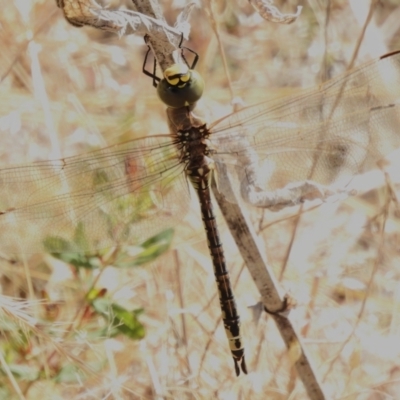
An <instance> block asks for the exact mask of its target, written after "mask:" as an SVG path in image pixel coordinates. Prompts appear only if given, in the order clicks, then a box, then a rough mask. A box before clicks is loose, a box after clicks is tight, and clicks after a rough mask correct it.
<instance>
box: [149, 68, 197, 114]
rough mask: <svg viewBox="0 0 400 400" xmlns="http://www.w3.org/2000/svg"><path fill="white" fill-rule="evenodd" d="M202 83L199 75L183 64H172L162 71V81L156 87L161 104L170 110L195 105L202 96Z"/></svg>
mask: <svg viewBox="0 0 400 400" xmlns="http://www.w3.org/2000/svg"><path fill="white" fill-rule="evenodd" d="M203 89H204V81H203V78H202V77H201V75H200V74H199V73H198V72H197V71H195V70H192V69H189V68H188V66H187V65H185V64H174V65H172V66H171V67H169V68H167V69H166V70H165V71H164V79H162V80H161V82H160V83H159V84H158V86H157V93H158V96H159V97H160V99H161V100H162V102H163V103H165V104H166V105H167V106H168V107H171V108H180V107H186V106H191V105H193V104H195V103H196V102H197V101H198V100H199V99H200V97H201V95H202V94H203Z"/></svg>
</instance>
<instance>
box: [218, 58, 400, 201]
mask: <svg viewBox="0 0 400 400" xmlns="http://www.w3.org/2000/svg"><path fill="white" fill-rule="evenodd" d="M399 87H400V54H399V53H396V54H392V55H390V56H387V57H384V58H381V59H379V60H375V61H372V62H369V63H367V64H365V65H363V66H361V67H359V68H357V69H355V70H353V71H351V72H349V73H347V74H345V75H343V76H339V77H337V78H336V79H333V80H331V81H329V82H327V83H326V84H324V85H322V86H320V87H318V88H316V89H312V90H308V91H306V92H305V93H303V94H302V95H301V96H296V97H288V98H285V99H282V100H278V101H275V102H265V103H261V104H258V105H255V106H251V107H247V108H244V109H242V110H240V111H239V112H236V113H234V114H231V115H230V116H228V117H226V118H224V119H222V120H220V121H219V122H218V123H217V124H216V125H215V126H213V127H212V129H211V131H212V137H211V142H212V145H213V148H214V153H215V154H214V155H213V157H214V158H215V159H216V161H217V162H220V163H225V164H228V165H230V166H231V167H230V169H231V170H235V173H237V174H238V175H239V180H238V182H239V183H237V184H236V188H237V190H238V191H240V192H242V194H243V190H244V187H245V186H247V187H248V188H249V190H253V189H254V187H255V186H256V187H258V188H257V189H254V190H257V191H262V190H266V189H268V190H269V191H271V190H277V189H282V188H285V187H286V186H287V185H290V184H293V183H296V182H298V183H299V184H301V183H302V182H306V181H312V182H315V183H317V184H319V185H324V186H330V187H332V188H334V189H335V190H339V189H345V188H346V187H347V185H348V184H349V182H350V181H351V179H352V177H353V176H354V175H355V174H357V173H360V172H363V171H365V170H367V169H368V168H371V166H374V165H375V163H376V161H377V160H378V159H379V158H381V157H382V156H384V155H386V154H388V153H389V152H390V151H391V150H393V149H395V148H396V147H399V146H400V134H399V132H398V128H397V127H398V126H399V122H400V90H399ZM217 165H218V164H217ZM220 186H221V187H222V188H223V187H224V185H223V184H220ZM251 188H253V189H251ZM267 193H270V192H267ZM267 203H268V202H267Z"/></svg>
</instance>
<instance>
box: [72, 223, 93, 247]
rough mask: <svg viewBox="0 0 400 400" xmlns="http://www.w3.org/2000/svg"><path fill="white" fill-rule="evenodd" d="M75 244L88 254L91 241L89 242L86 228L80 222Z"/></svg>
mask: <svg viewBox="0 0 400 400" xmlns="http://www.w3.org/2000/svg"><path fill="white" fill-rule="evenodd" d="M73 240H74V243H75V244H76V246H77V247H78V248H79V249H80V250H81V251H82V253H86V252H88V250H89V241H88V240H87V237H86V233H85V227H84V225H83V223H82V222H79V223H78V225H77V226H76V228H75V232H74V239H73Z"/></svg>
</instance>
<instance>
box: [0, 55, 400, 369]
mask: <svg viewBox="0 0 400 400" xmlns="http://www.w3.org/2000/svg"><path fill="white" fill-rule="evenodd" d="M154 79H155V78H154ZM155 81H156V82H155V85H156V86H157V92H158V94H159V96H160V98H161V100H163V101H164V103H165V104H166V105H167V118H168V121H169V126H170V133H169V134H157V135H152V136H147V137H142V138H138V139H134V140H131V141H127V142H125V143H121V144H116V145H113V146H110V147H106V148H103V149H100V150H95V151H92V152H89V153H86V154H82V155H78V156H74V157H68V158H62V159H59V160H50V161H39V162H34V163H30V164H25V165H11V166H8V167H4V168H1V169H0V251H1V252H3V253H9V254H15V253H35V252H40V251H43V250H46V251H48V252H52V253H60V252H71V253H72V252H82V251H83V252H85V253H88V254H91V253H95V252H96V251H98V250H99V249H105V248H108V247H110V246H115V245H118V244H120V243H129V242H132V241H135V240H136V241H137V240H139V238H142V237H144V236H149V235H151V234H152V233H153V232H157V231H158V230H159V229H160V227H161V226H162V225H163V224H172V223H176V221H178V220H180V219H182V216H183V214H184V213H185V212H186V211H187V208H188V203H189V201H188V200H189V199H190V195H191V190H194V191H195V192H196V193H197V197H198V200H199V204H200V212H201V216H202V220H203V224H204V228H205V233H206V237H207V241H208V247H209V251H210V254H211V259H212V263H213V267H214V272H215V279H216V282H217V288H218V293H219V299H220V305H221V309H222V315H223V324H224V328H225V332H226V335H227V337H228V341H229V345H230V350H231V354H232V357H233V361H234V367H235V372H236V375H239V374H240V372H243V373H247V366H246V362H245V353H244V346H243V339H242V333H241V326H240V319H239V314H238V311H237V307H236V303H235V299H234V295H233V290H232V286H231V283H230V280H229V274H228V269H227V266H226V260H225V255H224V251H223V245H222V242H221V240H220V237H219V233H218V228H217V224H216V219H215V215H214V211H213V201H212V197H211V193H210V185H211V182H212V180H213V179H214V178H217V182H218V185H217V186H218V190H219V191H220V192H222V193H223V194H224V195H225V196H226V197H227V199H228V201H236V200H235V198H234V197H233V196H232V195H231V193H232V188H231V186H230V184H229V185H228V181H230V182H233V192H234V193H235V194H238V195H239V196H240V198H241V199H243V200H244V201H245V202H246V203H248V204H250V205H252V206H255V207H261V208H267V209H270V210H272V211H274V210H279V209H281V208H285V207H289V206H293V205H298V204H300V203H302V202H304V201H307V200H313V199H321V200H326V199H328V198H330V197H331V196H334V195H335V194H337V193H343V192H346V191H347V190H349V188H350V187H351V181H352V178H353V177H354V176H355V175H357V174H359V173H361V172H364V171H366V170H368V169H369V168H372V167H374V166H375V162H376V161H377V160H378V159H380V158H382V157H383V156H385V155H387V154H388V153H390V152H391V151H392V150H394V149H396V148H398V147H400V134H399V131H398V128H397V127H398V126H399V125H398V124H399V119H400V89H399V88H400V51H398V52H393V53H390V54H387V55H384V56H382V57H380V58H379V59H376V60H373V61H370V62H368V63H366V64H364V65H362V66H360V67H358V68H356V69H354V70H352V71H350V72H347V73H345V74H344V75H341V76H339V77H337V78H334V79H333V80H331V81H328V82H326V83H324V84H322V85H320V86H319V87H316V88H313V89H309V90H307V91H305V92H302V93H301V94H300V95H294V96H289V97H285V98H281V99H277V100H272V101H267V102H262V103H259V104H256V105H253V106H249V107H245V108H243V109H241V110H239V111H236V112H233V113H232V114H229V115H227V116H225V117H223V118H221V119H219V120H218V121H215V122H214V123H212V124H209V125H207V124H206V123H205V122H204V121H203V120H202V119H201V118H199V117H198V116H196V115H195V113H194V111H193V108H194V105H195V103H196V101H197V100H198V99H199V98H200V97H201V94H202V91H203V88H202V86H203V80H202V78H201V76H200V75H199V74H198V72H196V71H195V70H194V69H193V64H192V66H190V67H189V66H187V65H183V64H182V65H181V64H177V65H174V66H172V67H170V68H168V69H166V70H165V72H164V77H163V79H158V80H157V79H155ZM153 83H154V82H153ZM229 177H233V179H228V178H229ZM190 187H192V189H190Z"/></svg>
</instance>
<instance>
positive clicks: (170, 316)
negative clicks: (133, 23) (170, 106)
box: [0, 0, 400, 400]
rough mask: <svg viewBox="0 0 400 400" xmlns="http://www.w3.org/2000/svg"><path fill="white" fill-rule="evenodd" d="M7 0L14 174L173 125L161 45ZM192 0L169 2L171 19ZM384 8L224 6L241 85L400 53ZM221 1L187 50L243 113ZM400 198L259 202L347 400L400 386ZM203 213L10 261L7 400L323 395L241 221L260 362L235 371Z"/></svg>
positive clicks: (41, 5)
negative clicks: (267, 310) (260, 10)
mask: <svg viewBox="0 0 400 400" xmlns="http://www.w3.org/2000/svg"><path fill="white" fill-rule="evenodd" d="M0 1H1V2H2V15H1V17H0V22H1V28H2V29H1V31H0V35H1V40H0V46H1V54H2V57H1V60H0V81H1V84H0V96H1V99H2V100H3V101H2V102H0V132H1V141H2V146H1V148H0V165H1V167H6V166H8V165H10V164H15V163H22V162H32V161H35V160H47V159H51V158H59V157H62V156H68V155H75V154H80V153H82V152H85V151H88V150H91V149H94V148H99V147H103V146H106V145H112V144H115V143H120V142H123V141H126V140H130V139H133V138H136V137H141V136H146V135H148V134H150V135H151V134H160V133H166V132H168V128H167V123H166V119H165V114H164V107H163V105H162V104H160V102H159V100H158V99H157V97H156V94H155V92H154V90H153V88H152V86H151V80H150V79H148V78H147V77H144V76H143V75H142V72H141V68H142V62H143V58H144V54H145V52H146V50H147V49H146V47H145V45H144V42H143V38H141V37H135V36H129V37H122V38H119V37H118V36H116V35H112V34H110V33H107V32H103V31H97V30H95V29H91V28H86V27H85V28H80V29H77V28H75V27H73V26H71V25H70V24H68V23H67V22H66V21H65V20H64V18H63V16H62V13H61V11H60V10H59V9H58V8H57V7H56V5H55V2H53V1H48V0H29V1H28V0H25V1H24V2H17V1H15V2H8V1H5V0H0ZM184 3H185V2H178V1H174V2H173V1H162V2H161V4H162V8H163V10H164V14H165V17H166V19H167V20H168V22H169V23H170V24H173V23H174V21H175V19H176V16H177V15H178V14H179V12H180V6H182V4H184ZM361 3H363V4H361ZM364 3H365V4H364ZM366 3H368V2H367V1H365V2H357V1H347V0H335V1H328V2H324V3H321V2H317V1H311V0H310V1H309V2H305V1H298V2H296V1H294V0H290V1H283V0H280V1H278V0H276V1H275V5H276V6H278V7H279V8H280V9H282V10H283V11H286V12H293V11H294V10H295V9H296V6H297V5H299V4H300V5H303V7H304V8H303V12H302V14H301V17H300V18H299V20H298V21H296V22H295V23H293V24H292V25H289V26H278V25H276V24H272V23H268V22H266V21H263V20H261V19H260V18H259V17H258V16H257V15H256V14H254V10H253V9H252V8H251V6H250V5H249V4H248V3H247V1H241V0H238V1H230V2H228V1H220V2H217V3H216V5H215V15H214V18H216V20H217V22H218V26H219V29H220V35H221V41H222V45H223V48H224V51H225V53H226V56H227V62H228V70H229V73H230V81H231V82H232V91H233V94H234V95H235V96H241V97H242V98H243V99H244V101H245V102H247V103H249V104H250V103H253V102H257V101H260V100H265V99H267V98H272V97H276V96H283V95H286V94H290V93H293V92H294V91H296V90H298V89H299V88H300V87H304V86H310V85H315V84H318V83H320V82H321V81H323V80H326V79H329V78H330V77H332V76H336V75H337V74H338V73H340V72H344V71H345V70H346V68H347V66H348V64H349V61H350V60H351V57H352V55H353V53H354V49H355V48H356V44H357V42H358V41H359V39H362V41H361V46H360V49H359V51H358V54H357V58H356V64H359V63H361V62H362V61H365V60H367V59H369V58H371V57H376V56H379V55H381V54H384V53H385V52H388V51H393V50H396V49H400V40H399V37H400V36H399V26H398V22H397V25H396V21H398V20H400V18H399V15H400V6H399V4H398V1H396V0H392V1H385V2H377V3H376V6H375V8H374V10H373V17H372V19H371V21H370V23H369V25H368V29H367V31H366V32H365V35H364V36H362V25H363V23H364V22H363V21H364V20H365V16H366V13H367V12H368V6H367V5H366ZM108 4H111V3H108ZM207 4H208V3H207V2H204V3H201V7H200V8H198V9H196V10H195V11H194V12H193V15H192V19H191V21H192V24H193V26H192V30H191V34H190V42H188V43H185V45H187V46H189V47H190V48H191V49H193V50H195V51H196V52H198V53H199V55H200V62H199V65H198V67H197V69H198V70H199V71H200V72H201V74H202V75H203V76H204V77H205V79H206V93H205V96H204V98H203V101H202V103H203V107H204V108H205V110H206V111H205V112H206V113H208V114H209V115H210V116H211V118H215V117H217V116H221V115H224V114H226V113H228V112H230V111H231V109H232V106H231V100H232V98H231V92H230V90H229V82H230V81H229V79H228V77H227V75H226V74H225V72H224V68H223V63H222V57H221V49H220V48H219V47H218V44H217V41H216V39H215V35H213V33H212V29H211V28H210V26H211V25H210V15H209V13H208V8H207ZM357 4H358V6H357ZM112 5H113V6H115V7H119V6H120V5H121V2H119V1H114V2H113V3H112ZM327 6H328V7H329V9H328V11H329V12H328V11H327V9H326V7H327ZM110 7H111V6H110ZM363 15H364V17H363ZM38 77H43V82H42V83H40V82H38ZM43 91H44V93H43ZM43 98H45V99H47V100H46V101H45V102H43ZM392 198H393V196H392V194H391V192H389V191H388V189H387V187H384V188H380V189H376V190H373V191H370V192H368V193H366V194H363V195H362V196H359V197H356V198H352V199H349V200H348V201H346V202H344V203H342V204H334V205H331V204H330V205H323V206H321V207H319V208H316V209H311V210H307V212H305V213H304V214H303V215H302V216H301V220H300V223H297V222H296V211H297V209H296V210H284V211H282V212H279V213H270V212H265V213H261V212H255V211H253V212H252V218H253V221H254V223H255V224H256V226H257V227H259V230H260V235H261V236H262V238H263V240H264V243H265V249H266V250H265V251H266V254H267V255H268V257H269V259H270V262H271V263H272V264H273V265H274V268H275V270H276V273H277V276H281V281H282V284H283V285H284V287H285V288H286V289H288V290H290V291H291V293H292V295H293V297H294V298H296V299H297V301H298V307H297V310H296V311H295V312H294V313H293V314H292V315H293V319H294V320H295V321H296V324H297V326H298V327H299V329H300V330H301V332H302V335H303V337H304V340H305V343H306V344H307V349H308V350H309V353H310V357H311V358H312V360H313V363H314V365H315V366H316V367H317V372H318V373H319V374H320V377H321V381H322V383H323V387H324V389H325V390H326V392H327V393H328V394H329V396H330V398H346V399H368V400H372V399H380V398H385V397H384V396H387V397H386V398H397V397H398V393H400V387H399V368H398V364H399V357H400V349H399V347H398V345H397V343H398V336H399V332H400V319H399V309H400V296H399V290H398V287H399V277H400V254H399V238H400V235H399V232H400V229H399V228H400V224H399V220H398V218H399V217H398V216H399V213H398V210H397V209H396V207H395V206H393V203H392V202H391V200H392ZM196 207H198V206H196V205H194V212H193V213H189V214H188V216H187V217H185V220H184V216H183V215H179V216H178V217H177V219H176V226H173V228H174V232H176V234H175V236H173V231H172V230H165V231H162V232H160V233H159V234H158V235H156V236H154V237H152V238H146V237H143V238H141V239H142V240H140V241H141V242H142V244H139V245H138V244H137V243H133V244H129V245H126V246H121V247H117V248H114V249H110V250H109V251H108V252H103V253H101V254H94V255H93V254H91V255H90V257H89V256H88V255H87V254H85V252H84V251H83V252H81V253H79V252H76V251H75V252H74V253H71V252H70V251H68V250H70V245H71V243H64V244H63V245H64V246H65V252H59V253H56V254H54V253H53V254H42V255H35V256H24V255H20V256H18V258H11V256H10V255H7V254H2V255H1V258H0V286H1V297H0V302H1V307H0V400H2V399H39V398H40V399H47V398H49V399H52V400H53V399H67V398H73V399H103V398H104V399H105V398H115V399H153V398H174V399H178V398H179V399H181V398H182V399H184V398H199V399H203V398H204V399H211V398H218V399H235V398H246V399H265V398H268V399H287V398H291V399H305V398H306V397H305V393H304V389H303V387H302V384H301V382H300V381H299V380H298V379H296V374H295V372H294V370H293V368H292V363H291V360H290V357H288V353H287V350H286V349H285V347H284V345H283V343H282V340H281V339H280V337H279V335H278V334H277V332H276V329H275V326H274V324H273V322H272V320H271V319H270V318H267V317H266V316H262V317H261V318H259V317H257V316H256V315H255V313H252V312H251V311H250V309H248V308H247V306H249V305H253V304H254V303H256V302H257V301H258V295H257V291H256V289H255V286H254V284H253V282H252V281H251V279H250V278H249V276H248V274H247V273H246V271H245V270H244V269H243V265H242V263H241V259H240V257H239V256H238V254H237V250H236V247H235V245H234V244H233V242H232V239H231V238H230V236H229V234H228V233H227V232H226V231H225V230H223V235H222V239H223V243H224V246H225V248H226V257H227V260H228V264H229V268H230V271H231V273H232V276H233V281H234V282H235V287H236V288H235V293H236V295H237V298H238V306H239V310H240V314H241V317H242V324H243V326H244V331H245V338H244V341H245V345H246V357H247V362H248V369H249V371H250V374H249V376H248V377H241V378H240V379H237V378H236V377H235V376H234V372H233V365H232V360H231V356H230V354H229V350H228V349H227V343H226V338H225V336H224V335H225V334H224V332H223V328H222V324H221V322H220V310H219V306H218V300H217V297H216V288H215V283H214V277H213V275H212V267H211V262H210V259H209V256H208V251H207V248H206V244H205V243H204V241H202V240H201V239H202V238H203V236H202V234H203V233H202V232H201V220H200V217H199V216H198V214H197V213H196V212H197V208H196ZM192 214H193V215H192ZM182 220H184V222H183V223H181V222H182ZM294 230H295V231H296V234H295V235H294V240H293V242H292V237H293V232H294ZM193 232H195V233H193ZM173 239H174V241H172V240H173ZM61 247H62V246H61ZM171 247H172V248H173V249H171ZM176 249H178V250H176ZM283 270H284V273H283V272H282V271H283ZM132 339H134V340H132ZM390 396H391V397H390Z"/></svg>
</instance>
